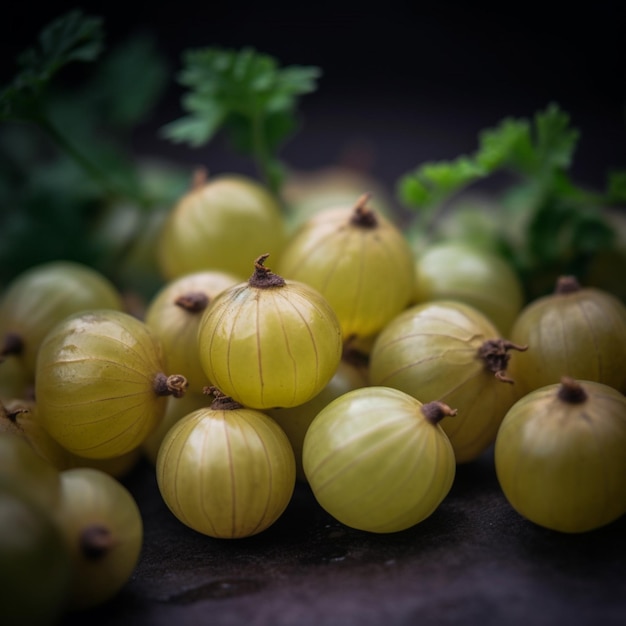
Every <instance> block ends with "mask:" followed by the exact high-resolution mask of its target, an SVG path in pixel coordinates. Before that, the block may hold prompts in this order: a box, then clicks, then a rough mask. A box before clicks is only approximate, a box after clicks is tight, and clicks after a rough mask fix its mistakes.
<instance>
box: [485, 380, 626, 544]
mask: <svg viewBox="0 0 626 626" xmlns="http://www.w3.org/2000/svg"><path fill="white" fill-rule="evenodd" d="M576 382H577V383H578V384H579V385H580V386H581V387H582V389H583V390H584V392H585V394H586V396H587V399H586V400H584V401H582V402H575V403H570V402H565V401H563V400H562V399H560V398H559V395H558V394H559V390H560V388H561V386H562V383H555V384H551V385H546V386H544V387H541V388H539V389H536V390H534V391H532V392H530V393H528V394H526V395H525V396H524V397H523V398H521V399H520V400H519V401H518V402H516V403H515V404H514V405H513V406H512V407H511V409H510V410H509V411H508V412H507V414H506V416H505V418H504V420H503V421H502V424H501V426H500V430H499V431H498V435H497V438H496V443H495V450H494V454H495V456H494V460H495V469H496V475H497V478H498V481H499V483H500V487H501V488H502V491H503V493H504V495H505V496H506V498H507V500H508V502H509V503H510V504H511V506H512V507H513V508H514V509H515V510H516V511H517V512H518V513H519V514H520V515H522V516H524V517H525V518H527V519H528V520H530V521H532V522H534V523H535V524H538V525H540V526H543V527H545V528H549V529H551V530H555V531H559V532H564V533H582V532H587V531H590V530H594V529H596V528H600V527H602V526H605V525H606V524H609V523H611V522H612V521H614V520H616V519H618V518H619V517H621V516H622V515H623V514H624V513H626V397H624V395H622V394H621V393H620V392H619V391H617V390H616V389H614V388H612V387H609V386H608V385H604V384H602V383H598V382H595V381H581V380H579V381H576Z"/></svg>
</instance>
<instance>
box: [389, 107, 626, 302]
mask: <svg viewBox="0 0 626 626" xmlns="http://www.w3.org/2000/svg"><path fill="white" fill-rule="evenodd" d="M579 136H580V133H579V131H578V130H577V129H575V128H572V127H571V125H570V116H569V115H568V114H567V113H566V112H564V111H562V110H561V109H560V108H559V106H558V105H556V104H554V103H552V104H550V105H549V106H548V107H547V108H546V110H545V111H540V112H538V113H537V114H536V115H535V116H534V117H533V119H531V120H529V119H513V118H506V119H504V120H502V121H501V122H500V123H499V124H498V125H497V126H495V127H494V128H488V129H485V130H483V131H482V132H481V133H480V134H479V136H478V147H477V149H476V151H475V152H474V154H472V155H470V156H461V157H458V158H456V159H453V160H450V161H438V162H432V163H423V164H422V165H420V166H419V167H418V168H416V169H415V170H413V171H411V172H409V173H407V174H405V175H404V176H402V177H400V178H399V179H398V183H397V195H398V197H399V200H400V202H401V203H402V204H404V205H405V206H406V207H407V208H409V209H411V210H413V211H414V212H415V215H414V218H413V220H412V229H413V236H414V237H415V240H416V241H421V242H423V241H424V236H425V233H429V234H430V237H431V238H433V237H435V238H436V236H437V222H438V219H439V217H440V215H441V210H442V207H443V206H444V205H446V204H447V203H448V204H449V203H450V201H451V199H452V198H453V197H454V196H455V195H458V194H460V192H461V191H463V190H465V189H466V188H467V187H469V186H470V185H472V184H473V183H477V182H479V181H482V180H485V179H487V178H489V177H491V176H493V175H496V174H506V175H509V176H512V179H513V181H514V182H513V184H512V185H509V186H508V188H507V189H506V191H505V192H504V193H503V194H501V196H500V198H499V208H498V209H497V212H496V213H494V214H493V219H494V220H496V219H497V224H498V227H497V229H495V230H494V235H493V237H494V238H495V241H494V242H493V244H491V247H492V248H494V249H499V250H501V251H503V254H504V256H506V257H507V258H508V259H509V260H510V261H511V263H512V265H513V266H514V268H515V269H516V270H517V271H518V273H519V274H520V276H521V277H522V280H523V281H524V283H525V287H526V288H527V296H528V297H529V298H532V297H534V296H537V295H540V294H541V291H539V292H538V291H536V289H537V287H536V286H537V285H541V287H540V289H544V287H549V286H552V285H551V284H550V283H549V282H548V283H547V282H546V277H547V276H550V277H551V278H550V280H552V276H553V275H558V274H559V273H576V274H579V275H581V276H582V275H583V274H584V271H585V267H586V264H587V263H588V262H589V261H590V260H591V259H592V258H593V256H594V254H596V253H597V252H599V251H600V250H605V249H607V248H610V246H611V245H613V244H614V241H615V236H614V233H613V230H612V229H611V227H610V225H609V223H608V221H607V219H606V216H605V214H604V213H603V206H605V205H611V204H614V203H619V202H622V203H623V202H624V201H625V200H626V173H625V172H614V173H611V174H610V176H609V179H608V181H607V189H606V191H605V193H595V192H592V191H589V190H588V189H585V188H582V187H580V186H578V185H577V184H576V183H575V182H574V180H573V179H572V177H571V175H570V171H569V170H570V168H571V165H572V162H573V158H574V153H575V150H576V147H577V144H578V140H579ZM453 212H454V211H452V213H453ZM506 213H508V215H506ZM449 215H450V212H448V216H449ZM515 216H517V217H515ZM520 217H521V218H522V219H521V220H520V219H519V218H520ZM483 230H484V229H483ZM468 236H472V235H471V234H469V233H468Z"/></svg>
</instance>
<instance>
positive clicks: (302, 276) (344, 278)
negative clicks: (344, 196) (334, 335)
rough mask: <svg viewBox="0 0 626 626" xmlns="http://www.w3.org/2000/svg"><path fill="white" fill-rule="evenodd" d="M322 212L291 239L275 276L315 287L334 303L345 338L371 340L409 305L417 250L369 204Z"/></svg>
mask: <svg viewBox="0 0 626 626" xmlns="http://www.w3.org/2000/svg"><path fill="white" fill-rule="evenodd" d="M368 200H369V197H368V196H367V195H364V196H363V197H362V198H360V199H358V201H357V202H356V204H355V205H353V206H350V205H348V206H345V207H339V208H332V209H327V210H325V211H320V212H318V213H317V214H315V215H314V216H313V217H311V218H310V219H309V220H307V221H306V222H305V223H304V224H303V225H302V226H301V228H300V229H299V230H298V231H297V232H296V233H294V234H293V235H292V237H291V238H290V239H289V242H288V244H287V246H286V248H285V250H284V252H283V254H282V256H281V258H280V260H279V262H278V265H277V272H278V273H279V274H280V275H281V276H283V277H284V278H287V279H291V280H297V281H301V282H304V283H306V284H308V285H311V286H312V287H314V288H315V289H317V290H318V291H319V292H320V293H321V294H322V295H323V296H324V297H325V298H326V299H327V300H328V302H329V303H330V305H331V306H332V307H333V309H334V310H335V312H336V313H337V317H338V319H339V322H340V324H341V330H342V333H343V336H344V337H345V338H348V337H350V336H352V335H358V336H370V335H373V334H375V333H377V332H378V331H379V330H380V329H381V328H382V327H383V326H384V325H385V324H386V323H387V322H388V321H390V320H391V319H392V318H393V317H394V316H395V315H397V314H398V313H399V312H400V311H402V310H403V309H404V308H405V307H406V306H407V305H408V304H409V302H410V301H411V299H412V298H413V294H414V289H415V267H414V255H413V252H412V250H411V248H410V246H409V244H408V242H407V241H406V239H405V238H404V235H403V233H402V231H400V230H399V229H398V228H397V227H396V226H395V225H394V224H393V223H392V222H391V221H389V220H388V219H387V218H385V217H383V216H382V215H379V214H377V213H376V212H375V211H374V210H373V209H371V207H369V206H368V205H367V202H368Z"/></svg>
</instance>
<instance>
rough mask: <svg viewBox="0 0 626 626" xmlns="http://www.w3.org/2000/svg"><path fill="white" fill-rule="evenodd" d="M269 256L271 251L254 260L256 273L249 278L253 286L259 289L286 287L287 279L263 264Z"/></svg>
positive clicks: (249, 282)
mask: <svg viewBox="0 0 626 626" xmlns="http://www.w3.org/2000/svg"><path fill="white" fill-rule="evenodd" d="M268 256H269V252H266V253H265V254H262V255H261V256H260V257H258V258H257V259H256V260H255V262H254V274H252V276H251V277H250V279H249V280H248V284H249V285H250V286H251V287H256V288H258V289H271V288H273V287H284V286H285V280H284V278H282V276H279V275H278V274H274V272H272V270H270V269H269V268H267V267H265V265H263V264H264V263H265V260H266V259H267V257H268Z"/></svg>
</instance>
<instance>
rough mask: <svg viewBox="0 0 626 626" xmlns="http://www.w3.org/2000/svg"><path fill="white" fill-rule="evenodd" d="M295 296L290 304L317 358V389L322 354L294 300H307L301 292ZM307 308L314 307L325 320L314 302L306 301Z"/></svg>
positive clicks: (315, 385) (314, 385)
mask: <svg viewBox="0 0 626 626" xmlns="http://www.w3.org/2000/svg"><path fill="white" fill-rule="evenodd" d="M293 294H294V298H293V299H292V301H291V302H290V304H291V306H292V307H293V309H294V311H295V313H296V315H297V316H298V317H300V319H301V320H302V325H303V326H304V328H306V331H307V333H308V336H309V340H310V344H311V348H312V350H313V355H314V357H315V382H314V384H313V387H315V388H317V387H318V385H319V382H320V373H321V372H320V354H319V351H318V346H317V341H315V336H314V334H313V331H312V330H311V327H310V326H309V324H308V323H307V321H306V319H305V317H304V315H303V314H302V311H301V309H300V306H299V305H297V304H296V303H295V302H294V301H293V300H295V296H297V297H298V302H303V301H304V300H305V298H304V296H303V295H302V293H300V291H295V290H294V292H293ZM306 306H307V307H309V306H313V307H314V309H315V312H316V313H318V314H319V316H320V318H324V317H325V316H324V314H323V312H322V311H320V309H319V308H318V306H317V304H316V303H315V302H314V301H313V300H308V299H307V300H306Z"/></svg>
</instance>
